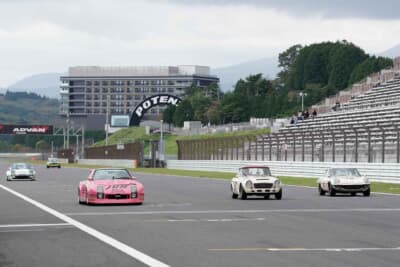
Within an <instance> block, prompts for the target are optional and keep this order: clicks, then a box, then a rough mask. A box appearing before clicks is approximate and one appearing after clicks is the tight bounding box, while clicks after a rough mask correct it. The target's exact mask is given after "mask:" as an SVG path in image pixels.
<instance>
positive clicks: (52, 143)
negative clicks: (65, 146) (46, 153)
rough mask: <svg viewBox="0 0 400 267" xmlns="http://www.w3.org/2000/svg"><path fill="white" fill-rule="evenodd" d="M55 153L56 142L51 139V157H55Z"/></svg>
mask: <svg viewBox="0 0 400 267" xmlns="http://www.w3.org/2000/svg"><path fill="white" fill-rule="evenodd" d="M53 153H54V142H53V141H51V157H54V155H53Z"/></svg>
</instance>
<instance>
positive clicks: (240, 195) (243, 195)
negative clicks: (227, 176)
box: [239, 185, 247, 199]
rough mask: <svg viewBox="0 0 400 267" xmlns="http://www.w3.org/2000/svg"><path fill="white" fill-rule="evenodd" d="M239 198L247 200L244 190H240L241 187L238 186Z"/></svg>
mask: <svg viewBox="0 0 400 267" xmlns="http://www.w3.org/2000/svg"><path fill="white" fill-rule="evenodd" d="M239 198H240V199H247V194H246V192H245V191H244V189H243V188H242V185H240V188H239Z"/></svg>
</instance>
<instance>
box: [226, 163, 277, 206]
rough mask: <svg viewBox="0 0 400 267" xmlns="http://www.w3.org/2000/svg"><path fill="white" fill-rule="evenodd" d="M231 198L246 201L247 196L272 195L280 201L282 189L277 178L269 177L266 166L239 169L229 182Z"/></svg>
mask: <svg viewBox="0 0 400 267" xmlns="http://www.w3.org/2000/svg"><path fill="white" fill-rule="evenodd" d="M231 191H232V198H238V197H239V198H240V199H246V198H247V196H249V195H257V196H263V197H264V198H265V199H267V198H269V196H270V195H274V196H275V198H276V199H282V187H281V182H280V181H279V179H278V178H276V177H273V176H271V172H270V170H269V168H268V167H267V166H245V167H242V168H240V169H239V171H238V173H237V175H236V176H235V177H234V178H233V179H232V181H231Z"/></svg>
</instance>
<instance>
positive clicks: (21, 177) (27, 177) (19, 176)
mask: <svg viewBox="0 0 400 267" xmlns="http://www.w3.org/2000/svg"><path fill="white" fill-rule="evenodd" d="M15 179H31V177H30V176H29V175H17V176H15Z"/></svg>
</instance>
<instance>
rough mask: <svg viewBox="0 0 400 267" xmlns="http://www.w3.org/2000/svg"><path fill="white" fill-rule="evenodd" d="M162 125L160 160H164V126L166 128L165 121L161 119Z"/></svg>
mask: <svg viewBox="0 0 400 267" xmlns="http://www.w3.org/2000/svg"><path fill="white" fill-rule="evenodd" d="M160 123H161V125H160V126H161V127H160V151H159V153H160V160H164V136H163V130H164V129H163V128H164V121H163V120H161V121H160Z"/></svg>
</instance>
